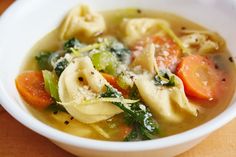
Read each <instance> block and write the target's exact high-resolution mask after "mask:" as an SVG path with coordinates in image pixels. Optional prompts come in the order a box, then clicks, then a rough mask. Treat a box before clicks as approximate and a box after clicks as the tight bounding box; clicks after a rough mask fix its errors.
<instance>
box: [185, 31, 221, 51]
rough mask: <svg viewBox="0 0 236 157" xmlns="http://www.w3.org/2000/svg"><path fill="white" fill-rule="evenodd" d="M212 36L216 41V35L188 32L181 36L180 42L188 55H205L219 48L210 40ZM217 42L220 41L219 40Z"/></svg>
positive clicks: (216, 43)
mask: <svg viewBox="0 0 236 157" xmlns="http://www.w3.org/2000/svg"><path fill="white" fill-rule="evenodd" d="M212 36H214V38H216V39H218V38H219V37H218V36H217V34H214V33H211V34H209V33H205V32H201V31H193V32H191V31H190V32H188V33H187V34H186V35H184V36H182V37H181V40H182V42H183V45H184V46H185V47H186V48H187V50H188V51H189V52H190V53H199V54H206V53H211V52H214V51H216V50H218V49H219V47H220V45H219V44H218V42H217V41H216V40H213V39H211V38H212ZM219 41H221V40H220V39H219ZM220 44H221V43H220Z"/></svg>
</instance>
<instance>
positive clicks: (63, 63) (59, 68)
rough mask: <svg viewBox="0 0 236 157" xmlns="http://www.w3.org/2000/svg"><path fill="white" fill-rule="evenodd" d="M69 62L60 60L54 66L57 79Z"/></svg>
mask: <svg viewBox="0 0 236 157" xmlns="http://www.w3.org/2000/svg"><path fill="white" fill-rule="evenodd" d="M68 64H69V62H68V61H67V60H66V59H65V58H64V59H62V60H61V61H60V62H58V63H57V64H56V67H55V69H54V70H55V72H56V74H57V76H58V77H59V76H60V75H61V73H62V72H63V71H64V70H65V68H66V67H67V66H68Z"/></svg>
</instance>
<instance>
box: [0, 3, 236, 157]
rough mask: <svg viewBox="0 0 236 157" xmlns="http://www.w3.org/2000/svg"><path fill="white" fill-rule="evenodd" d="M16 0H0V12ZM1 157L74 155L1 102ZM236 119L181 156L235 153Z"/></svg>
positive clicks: (213, 156) (218, 156)
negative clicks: (32, 129)
mask: <svg viewBox="0 0 236 157" xmlns="http://www.w3.org/2000/svg"><path fill="white" fill-rule="evenodd" d="M13 1H14V0H0V14H1V13H2V12H3V11H4V10H5V8H7V7H8V6H9V5H10V4H11V3H12V2H13ZM0 156H1V157H54V156H55V157H74V156H73V155H71V154H69V153H67V152H65V151H64V150H62V149H60V148H59V147H57V146H56V145H54V144H53V143H51V142H50V141H49V140H47V139H46V138H44V137H42V136H40V135H38V134H36V133H34V132H33V131H31V130H29V129H28V128H26V127H25V126H23V125H22V124H20V123H19V122H17V121H16V120H15V119H14V118H12V117H11V116H10V115H9V114H8V113H7V112H6V111H5V110H4V109H3V108H2V107H1V106H0ZM235 156H236V119H234V120H233V121H231V122H230V123H229V124H227V125H226V126H224V127H223V128H221V129H219V130H217V131H215V132H214V133H213V134H211V135H210V136H209V137H208V138H207V139H205V140H204V141H203V142H202V143H200V144H199V145H197V146H196V147H194V148H192V149H191V150H189V151H187V152H185V153H183V154H181V155H179V156H178V157H235Z"/></svg>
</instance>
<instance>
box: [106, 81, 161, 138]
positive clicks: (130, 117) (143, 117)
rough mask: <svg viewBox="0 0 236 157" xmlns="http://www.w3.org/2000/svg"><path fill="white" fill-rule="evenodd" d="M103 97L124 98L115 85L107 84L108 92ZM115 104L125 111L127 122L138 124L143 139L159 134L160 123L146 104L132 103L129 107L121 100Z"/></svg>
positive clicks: (133, 124)
mask: <svg viewBox="0 0 236 157" xmlns="http://www.w3.org/2000/svg"><path fill="white" fill-rule="evenodd" d="M101 97H113V98H122V95H121V93H119V92H118V91H117V90H116V89H114V88H113V87H111V86H107V85H106V92H105V93H102V94H101ZM113 104H114V105H116V106H117V107H119V108H120V109H122V110H123V111H124V114H125V121H126V123H127V124H128V125H132V126H136V128H137V129H138V130H139V132H140V135H141V136H142V137H141V138H142V139H143V140H146V139H152V138H154V136H156V135H157V134H158V124H157V122H156V121H155V120H154V119H153V117H152V114H151V112H150V110H149V109H148V108H147V107H146V106H145V105H143V104H142V103H140V102H137V103H134V104H131V105H130V106H128V107H127V106H125V105H124V104H122V103H120V102H113ZM151 135H152V136H151ZM132 136H133V135H132ZM127 139H128V138H127Z"/></svg>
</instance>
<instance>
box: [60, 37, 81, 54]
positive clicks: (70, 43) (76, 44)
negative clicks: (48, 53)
mask: <svg viewBox="0 0 236 157" xmlns="http://www.w3.org/2000/svg"><path fill="white" fill-rule="evenodd" d="M83 46H84V44H81V43H80V41H79V40H78V39H76V38H72V39H69V40H67V41H66V42H65V43H64V46H63V49H64V51H65V52H66V53H72V50H71V48H80V47H83Z"/></svg>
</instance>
